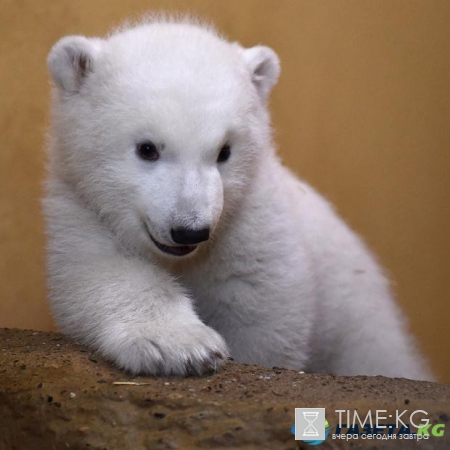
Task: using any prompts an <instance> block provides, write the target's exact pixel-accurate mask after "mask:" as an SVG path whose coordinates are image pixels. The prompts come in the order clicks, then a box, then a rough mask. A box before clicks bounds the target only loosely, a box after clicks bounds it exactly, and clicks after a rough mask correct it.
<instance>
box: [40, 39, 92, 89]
mask: <svg viewBox="0 0 450 450" xmlns="http://www.w3.org/2000/svg"><path fill="white" fill-rule="evenodd" d="M100 47H101V44H100V39H87V38H85V37H83V36H66V37H64V38H62V39H60V40H59V41H58V42H57V43H56V44H55V45H54V46H53V48H52V49H51V50H50V53H49V55H48V58H47V63H48V68H49V70H50V73H51V75H52V78H53V81H54V82H55V84H56V86H57V87H58V88H59V89H61V90H62V91H65V92H68V93H77V92H78V91H79V90H80V88H81V86H82V85H83V82H84V81H85V79H86V77H87V76H88V75H89V74H90V73H92V72H93V71H94V70H95V60H96V58H97V56H98V54H99V52H100Z"/></svg>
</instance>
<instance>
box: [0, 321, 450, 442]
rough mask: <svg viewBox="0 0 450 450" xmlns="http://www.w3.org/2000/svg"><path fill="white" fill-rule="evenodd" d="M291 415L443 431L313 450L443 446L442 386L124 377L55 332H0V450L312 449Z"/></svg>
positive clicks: (285, 377)
mask: <svg viewBox="0 0 450 450" xmlns="http://www.w3.org/2000/svg"><path fill="white" fill-rule="evenodd" d="M118 382H126V383H131V384H118ZM295 407H297V408H299V407H325V408H326V415H327V419H328V421H329V423H330V424H331V425H332V424H336V423H337V419H338V417H337V414H336V413H335V410H336V409H350V410H353V409H357V410H358V413H359V415H360V416H361V417H364V416H365V414H366V413H367V411H368V410H369V409H370V410H372V411H374V410H376V409H385V410H388V413H394V414H395V410H400V411H403V410H405V409H407V410H408V411H409V412H412V411H414V410H417V409H421V410H425V411H427V412H428V413H429V416H428V417H429V419H430V422H431V423H444V424H447V425H446V428H447V429H446V430H445V434H444V436H442V437H434V436H431V437H430V439H428V440H421V441H410V440H406V441H405V440H396V441H393V440H392V441H373V440H371V441H368V440H362V439H358V440H354V441H352V442H346V441H340V440H332V439H331V437H329V438H328V439H327V440H326V441H325V442H323V444H321V446H320V449H321V450H325V449H338V448H343V449H344V448H350V447H351V448H352V449H358V448H371V449H377V448H383V449H388V448H389V449H391V448H392V449H411V448H418V449H419V448H420V449H449V448H450V424H448V422H449V417H450V386H447V385H443V384H439V383H429V382H419V381H412V380H405V379H389V378H384V377H365V376H360V377H339V376H333V375H310V374H303V373H299V372H296V371H293V370H286V369H278V368H273V369H266V368H262V367H259V366H251V365H243V364H237V363H234V362H230V363H229V364H227V365H226V367H225V368H224V369H223V370H221V371H220V372H219V373H216V374H211V375H209V376H205V377H196V378H194V377H192V378H186V379H180V378H155V377H134V378H132V377H130V376H128V375H127V374H124V373H122V372H120V371H118V370H116V369H115V368H113V367H111V365H110V364H108V363H106V362H104V361H102V360H101V359H100V358H99V357H98V356H97V355H95V354H93V353H91V352H90V351H88V350H86V349H85V348H83V347H81V346H79V345H77V344H74V343H72V342H70V341H69V340H67V339H66V338H64V337H63V336H62V335H61V334H58V333H44V332H38V331H30V330H13V329H0V449H1V450H3V449H5V450H6V449H7V450H10V449H17V450H22V449H48V450H50V449H62V448H72V449H86V448H89V449H99V450H100V449H108V450H110V449H121V450H125V449H130V450H139V449H149V450H160V449H161V450H162V449H181V450H185V449H202V448H203V449H220V448H238V449H248V450H250V449H251V450H253V449H271V450H273V449H277V450H282V449H286V450H287V449H299V448H301V449H306V448H311V447H310V446H309V445H307V444H305V443H303V442H300V441H295V440H294V437H293V435H292V434H291V432H290V429H291V426H292V425H293V424H294V408H295ZM331 432H333V431H331Z"/></svg>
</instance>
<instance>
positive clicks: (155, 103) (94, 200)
mask: <svg viewBox="0 0 450 450" xmlns="http://www.w3.org/2000/svg"><path fill="white" fill-rule="evenodd" d="M48 64H49V68H50V72H51V75H52V78H53V81H54V85H55V89H54V102H53V123H52V145H51V164H52V167H53V170H55V171H56V173H58V176H59V177H62V178H63V179H64V181H65V182H67V183H69V184H70V185H71V186H72V187H73V188H74V189H75V190H76V192H77V193H78V195H79V196H80V197H81V198H82V199H83V201H84V202H86V203H87V204H88V206H89V207H90V208H91V209H93V210H94V211H95V212H96V213H98V215H99V217H101V220H102V221H103V222H104V223H105V224H106V225H107V226H109V227H110V229H111V230H112V232H113V233H115V235H116V236H117V237H118V239H119V240H120V241H121V242H122V243H123V244H125V245H126V246H127V247H128V248H130V249H134V250H136V251H139V252H141V251H142V250H143V249H144V250H145V251H146V252H147V251H148V250H149V249H151V250H152V251H154V252H156V253H157V254H159V255H165V256H167V257H171V258H175V257H176V258H179V257H182V256H186V255H188V254H189V255H190V254H193V253H195V250H196V249H197V246H198V245H206V244H201V243H202V242H205V243H206V242H207V241H208V239H209V238H210V237H211V236H212V235H213V234H214V232H216V231H217V230H218V229H219V228H220V227H218V224H219V223H222V222H224V221H226V220H227V218H230V217H232V215H233V214H234V212H235V211H236V210H237V209H238V208H239V203H240V202H241V201H242V199H243V198H244V197H245V195H246V192H247V191H248V190H249V189H251V186H252V180H253V179H254V177H255V173H256V172H257V170H258V167H260V165H261V161H263V160H265V158H267V157H268V155H270V154H271V153H272V152H273V148H272V145H271V130H270V119H269V115H268V112H267V107H266V100H267V96H268V94H269V92H270V90H271V88H272V87H273V85H274V84H275V83H276V81H277V79H278V76H279V71H280V69H279V61H278V57H277V56H276V54H275V53H274V52H273V50H271V49H270V48H268V47H264V46H257V47H253V48H249V49H244V48H242V47H241V46H240V45H238V44H236V43H229V42H227V41H225V40H224V39H222V38H221V37H219V36H218V35H217V33H215V32H214V31H213V30H211V29H209V28H208V27H203V26H198V25H195V24H193V23H189V22H178V23H177V22H171V21H153V22H151V23H147V24H144V25H140V26H137V27H135V28H131V29H125V30H122V31H120V32H117V33H115V34H113V35H111V36H110V37H108V38H107V39H99V38H92V39H88V38H85V37H82V36H68V37H65V38H63V39H61V40H60V41H59V42H57V43H56V44H55V46H54V47H53V49H52V50H51V52H50V54H49V57H48Z"/></svg>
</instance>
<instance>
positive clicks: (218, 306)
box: [44, 20, 430, 379]
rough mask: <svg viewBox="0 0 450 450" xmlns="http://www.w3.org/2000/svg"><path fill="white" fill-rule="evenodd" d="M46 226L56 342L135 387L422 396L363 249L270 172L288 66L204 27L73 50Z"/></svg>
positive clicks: (393, 309) (312, 198) (65, 70)
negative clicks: (245, 370) (64, 339)
mask: <svg viewBox="0 0 450 450" xmlns="http://www.w3.org/2000/svg"><path fill="white" fill-rule="evenodd" d="M48 65H49V69H50V73H51V76H52V79H53V84H54V89H53V108H52V126H51V132H50V143H49V152H50V162H49V170H48V178H47V185H46V186H47V194H46V198H45V201H44V209H45V214H46V218H47V232H48V273H49V287H50V300H51V306H52V310H53V313H54V317H55V319H56V322H57V324H58V326H59V327H60V329H61V330H62V331H63V332H64V333H66V334H67V335H69V336H71V337H72V338H73V339H76V340H78V341H80V342H83V343H85V344H87V345H89V346H90V347H91V348H93V349H95V350H97V351H99V352H100V353H101V354H103V355H104V356H105V357H106V358H108V359H109V360H111V361H113V362H114V363H115V364H116V365H118V366H119V367H121V368H123V369H125V370H127V371H129V372H131V373H146V374H164V375H167V374H175V375H188V374H202V373H205V372H207V371H210V370H211V369H216V368H218V367H219V366H220V365H221V364H223V363H224V361H226V359H227V358H228V356H230V355H231V356H232V357H233V358H235V359H236V360H237V361H241V362H245V363H258V364H262V365H264V366H283V367H288V368H295V369H301V370H305V371H311V372H331V373H337V374H383V375H388V376H403V377H409V378H419V379H420V378H429V377H430V374H429V372H428V369H427V367H426V366H425V364H424V363H423V361H422V359H421V358H420V356H419V355H418V353H417V351H416V349H415V347H414V345H413V342H412V339H411V337H410V336H409V335H408V334H407V332H406V331H405V326H404V324H403V318H402V314H401V312H400V311H399V309H398V308H397V306H396V305H395V304H394V302H393V300H392V297H391V294H390V292H389V288H388V282H387V280H386V278H385V277H384V276H383V274H382V271H381V270H380V268H379V266H378V265H377V263H376V262H375V260H374V258H373V257H372V255H371V254H370V252H369V251H368V250H367V249H366V247H365V246H364V244H363V243H362V242H361V241H360V239H359V238H358V237H357V236H355V234H353V232H352V231H350V230H349V228H348V227H347V226H346V225H345V224H344V222H343V221H342V220H341V219H340V218H338V216H337V215H336V214H335V212H334V211H333V209H332V207H331V206H330V205H329V204H328V203H327V202H326V201H325V200H324V199H323V198H322V197H321V196H320V195H318V194H317V193H316V192H315V191H314V190H313V189H312V188H311V187H310V186H308V185H306V184H305V183H303V182H302V181H300V180H298V179H297V178H296V177H295V176H294V175H293V174H292V173H291V172H289V170H288V169H286V168H285V167H283V165H282V164H281V163H280V161H279V159H278V158H277V156H276V154H275V150H274V144H273V142H272V136H271V127H270V117H269V113H268V110H267V98H268V95H269V93H270V91H271V89H272V87H273V86H274V85H275V83H276V82H277V79H278V76H279V73H280V64H279V60H278V57H277V55H276V54H275V52H274V51H273V50H271V49H270V48H268V47H264V46H256V47H253V48H249V49H244V48H243V47H241V46H240V45H239V44H237V43H229V42H227V41H226V40H224V39H223V38H222V37H220V36H219V35H218V34H217V33H216V32H215V31H214V30H212V29H211V28H209V27H207V26H202V25H197V24H195V23H193V22H189V21H179V22H177V21H171V20H153V21H152V20H150V21H149V22H148V23H144V24H141V25H138V26H136V27H133V28H129V29H123V30H121V31H118V32H115V33H114V34H112V35H111V36H109V37H108V38H105V39H100V38H92V39H88V38H85V37H81V36H68V37H65V38H63V39H61V40H60V41H59V42H58V43H56V44H55V46H54V47H53V49H52V50H51V52H50V54H49V57H48Z"/></svg>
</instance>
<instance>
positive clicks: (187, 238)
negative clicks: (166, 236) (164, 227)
mask: <svg viewBox="0 0 450 450" xmlns="http://www.w3.org/2000/svg"><path fill="white" fill-rule="evenodd" d="M170 234H171V235H172V239H173V242H175V243H176V244H181V245H195V244H198V243H199V242H203V241H207V240H208V239H209V228H203V229H202V230H193V229H192V228H172V229H171V230H170Z"/></svg>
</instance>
